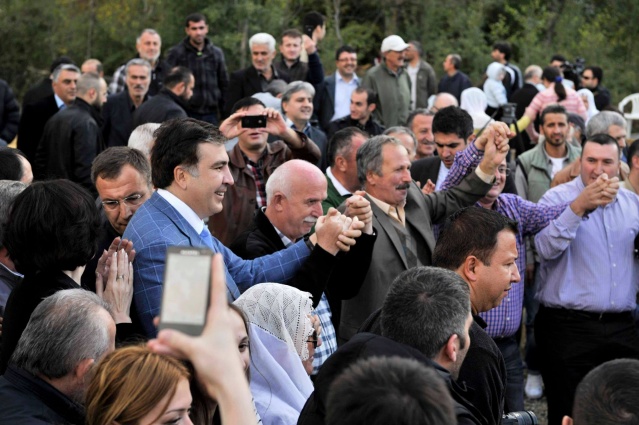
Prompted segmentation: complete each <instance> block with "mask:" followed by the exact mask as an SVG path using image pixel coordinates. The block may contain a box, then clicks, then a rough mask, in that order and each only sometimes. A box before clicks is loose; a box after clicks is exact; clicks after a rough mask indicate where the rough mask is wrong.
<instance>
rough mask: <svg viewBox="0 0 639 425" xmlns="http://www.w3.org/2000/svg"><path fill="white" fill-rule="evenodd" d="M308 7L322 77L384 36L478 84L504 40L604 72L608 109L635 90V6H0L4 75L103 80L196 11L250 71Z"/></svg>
mask: <svg viewBox="0 0 639 425" xmlns="http://www.w3.org/2000/svg"><path fill="white" fill-rule="evenodd" d="M311 10H317V11H319V12H321V13H323V14H325V15H326V16H327V17H328V32H327V37H326V39H325V40H324V41H323V42H322V45H321V55H322V60H323V63H324V66H325V68H326V72H327V73H329V72H332V71H333V70H334V51H335V49H336V48H337V47H339V46H340V45H341V44H342V43H347V44H350V45H353V46H354V47H356V48H357V49H358V50H359V52H360V66H361V68H362V70H363V69H365V68H366V67H368V66H370V65H371V64H372V62H373V59H374V57H375V55H376V53H377V49H378V47H379V45H380V43H381V40H382V39H383V38H384V36H385V35H388V34H392V33H396V34H399V35H401V36H402V37H403V38H404V39H405V40H409V39H416V40H419V41H421V42H422V44H423V46H424V49H425V50H426V52H427V59H428V61H429V62H430V63H431V64H432V65H433V66H434V67H435V70H436V71H437V72H438V76H440V75H441V72H442V71H441V62H442V61H443V59H444V57H445V56H446V54H448V53H451V52H457V53H459V54H461V56H462V58H463V59H464V62H463V64H462V69H463V70H464V71H465V72H466V73H468V74H469V75H470V77H471V79H472V80H473V82H475V83H476V84H479V83H480V82H481V76H482V72H483V70H484V69H485V67H486V65H487V64H488V63H489V62H490V50H491V44H492V43H493V42H494V41H497V40H508V41H510V42H511V43H512V44H513V47H514V54H513V58H512V59H511V60H512V61H513V62H514V63H516V64H518V65H519V66H520V67H521V68H522V70H523V68H525V67H526V66H527V65H530V64H532V63H536V64H539V65H541V66H544V65H546V64H547V63H548V61H549V59H550V56H551V55H552V54H554V53H561V54H563V55H564V56H566V57H567V58H569V60H574V58H575V57H577V56H581V57H584V58H585V59H586V62H587V64H593V65H599V66H601V67H602V68H603V69H604V71H605V79H604V80H605V81H604V85H606V86H607V87H608V88H609V89H610V90H611V91H612V94H613V101H614V102H615V103H616V102H619V101H620V100H621V99H622V98H623V97H624V96H626V95H627V94H630V93H634V92H637V91H639V90H638V89H639V88H638V87H637V79H636V75H637V71H636V70H637V69H638V68H639V49H638V48H637V47H636V46H635V43H638V42H639V26H638V25H636V24H635V22H634V18H635V17H637V16H639V1H637V0H553V1H544V0H483V1H477V0H445V1H441V0H383V1H379V0H357V1H355V0H225V1H222V0H208V1H204V0H182V1H178V0H0V40H2V41H1V42H0V43H1V46H2V47H1V48H0V78H3V79H5V80H7V81H8V82H9V83H10V84H11V85H12V87H13V88H14V90H15V91H16V92H17V93H18V95H19V97H21V95H22V94H23V93H24V92H25V91H26V90H27V89H28V87H29V86H30V85H32V84H33V83H34V82H36V81H37V80H38V79H40V78H42V77H43V76H46V75H47V74H48V68H49V65H50V63H51V61H52V60H53V59H54V58H55V57H57V56H59V55H63V54H64V55H69V56H71V57H72V58H73V59H74V60H75V61H76V62H77V63H78V64H80V63H81V62H82V61H83V60H84V59H86V58H89V57H95V58H98V59H100V60H101V61H102V62H103V63H104V66H105V71H106V74H107V75H110V74H111V73H112V72H113V71H114V70H115V68H116V67H117V66H119V65H121V64H122V63H124V62H125V61H126V60H127V59H130V58H131V57H133V56H134V55H135V47H134V46H135V37H136V36H137V35H138V34H139V32H140V31H141V30H142V29H144V28H147V27H151V28H155V29H156V30H158V31H159V32H160V34H161V35H162V41H163V53H166V52H167V50H168V49H169V48H170V47H171V46H173V45H174V44H176V43H177V42H178V41H179V40H180V39H181V38H182V37H184V30H183V27H184V17H185V16H186V15H187V14H189V13H192V12H196V11H201V12H202V13H204V14H205V15H206V16H207V17H208V19H209V36H210V38H211V39H212V40H213V42H214V43H215V44H217V45H218V46H220V47H222V49H223V50H224V52H225V55H226V59H227V65H228V69H229V71H233V70H236V69H239V68H241V67H244V66H246V65H247V64H248V63H249V54H248V53H249V52H248V48H247V40H248V38H249V37H250V36H251V35H252V34H254V33H256V32H259V31H265V32H269V33H271V34H273V35H275V36H276V38H278V37H277V36H278V35H279V34H280V33H281V31H282V30H284V29H286V28H289V27H298V28H299V27H300V26H301V25H300V19H301V17H302V16H303V15H304V14H305V13H306V12H309V11H311ZM337 22H339V24H338V25H337V24H336V23H337Z"/></svg>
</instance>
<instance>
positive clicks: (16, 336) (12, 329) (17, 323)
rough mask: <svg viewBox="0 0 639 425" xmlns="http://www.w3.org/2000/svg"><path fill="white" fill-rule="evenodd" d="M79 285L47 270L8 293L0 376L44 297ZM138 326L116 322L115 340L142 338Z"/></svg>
mask: <svg viewBox="0 0 639 425" xmlns="http://www.w3.org/2000/svg"><path fill="white" fill-rule="evenodd" d="M78 288H81V286H80V285H78V284H77V283H76V282H75V281H74V280H73V279H71V278H70V277H69V276H67V275H66V274H64V272H62V271H61V270H45V271H41V272H35V273H27V274H26V275H25V277H24V280H23V281H22V283H21V284H20V285H18V287H17V288H16V289H14V290H13V291H12V292H11V295H9V300H8V301H7V307H6V308H5V310H4V322H3V327H2V350H1V352H0V375H1V374H3V373H4V371H5V370H6V368H7V365H8V364H9V360H10V359H11V355H12V354H13V352H14V351H15V349H16V346H17V345H18V341H19V340H20V337H21V336H22V332H24V329H25V328H26V327H27V323H29V319H30V318H31V313H33V310H35V309H36V307H37V306H38V305H39V304H40V303H41V302H42V300H43V299H45V298H46V297H48V296H51V295H53V294H55V293H56V292H58V291H62V290H65V289H78ZM84 289H86V288H84ZM132 316H133V314H132ZM138 329H139V327H136V325H135V324H131V323H120V324H117V325H116V335H115V339H116V341H118V342H122V343H123V342H127V341H137V340H139V339H140V338H139V332H138V331H137V330H138ZM0 416H1V415H0Z"/></svg>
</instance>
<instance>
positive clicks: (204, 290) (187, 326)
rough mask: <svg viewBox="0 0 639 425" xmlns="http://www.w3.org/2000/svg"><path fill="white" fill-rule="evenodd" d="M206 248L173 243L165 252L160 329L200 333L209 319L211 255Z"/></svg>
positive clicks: (190, 333) (192, 333)
mask: <svg viewBox="0 0 639 425" xmlns="http://www.w3.org/2000/svg"><path fill="white" fill-rule="evenodd" d="M212 256H213V252H212V251H211V250H209V249H206V248H193V247H181V246H172V247H169V248H168V249H167V252H166V266H165V268H164V288H163V293H162V309H161V312H160V325H159V327H158V330H162V329H167V328H169V329H176V330H179V331H182V332H184V333H186V334H188V335H193V336H199V335H200V334H201V333H202V330H203V329H204V325H205V323H206V313H207V310H208V304H209V296H210V294H209V290H210V282H211V257H212Z"/></svg>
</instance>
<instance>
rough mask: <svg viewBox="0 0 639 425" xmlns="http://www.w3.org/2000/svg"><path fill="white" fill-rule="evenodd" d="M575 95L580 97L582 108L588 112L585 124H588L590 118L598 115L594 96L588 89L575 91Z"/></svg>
mask: <svg viewBox="0 0 639 425" xmlns="http://www.w3.org/2000/svg"><path fill="white" fill-rule="evenodd" d="M577 94H578V95H579V97H581V100H582V101H583V102H584V106H585V107H586V111H587V112H588V119H587V120H586V124H588V121H589V120H590V118H592V117H594V116H595V115H597V114H598V113H599V109H597V106H596V105H595V96H594V95H593V94H592V92H591V91H590V90H588V89H580V90H577Z"/></svg>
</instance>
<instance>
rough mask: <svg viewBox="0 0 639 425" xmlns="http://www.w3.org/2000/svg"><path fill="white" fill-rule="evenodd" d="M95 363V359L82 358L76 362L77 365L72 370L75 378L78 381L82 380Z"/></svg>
mask: <svg viewBox="0 0 639 425" xmlns="http://www.w3.org/2000/svg"><path fill="white" fill-rule="evenodd" d="M94 364H95V359H83V360H81V361H80V363H78V365H77V366H76V367H75V369H74V370H73V374H74V376H75V379H76V380H77V381H78V382H84V381H85V379H86V378H87V376H88V373H89V371H90V370H91V369H92V368H93V365H94Z"/></svg>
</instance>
